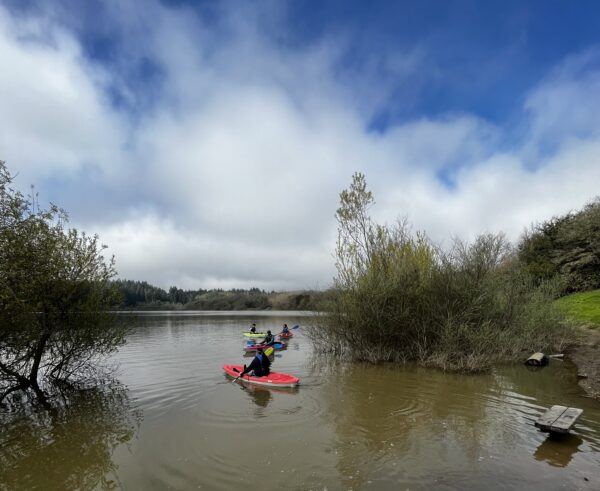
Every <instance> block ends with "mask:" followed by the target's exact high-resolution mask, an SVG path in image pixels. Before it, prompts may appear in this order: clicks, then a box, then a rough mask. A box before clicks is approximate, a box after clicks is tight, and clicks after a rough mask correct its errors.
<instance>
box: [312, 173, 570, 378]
mask: <svg viewBox="0 0 600 491" xmlns="http://www.w3.org/2000/svg"><path fill="white" fill-rule="evenodd" d="M372 203H373V197H372V195H371V194H370V192H368V191H367V190H366V184H365V181H364V176H362V175H361V174H356V175H355V176H354V181H353V184H352V186H351V188H350V190H349V191H344V192H343V193H342V194H341V204H342V206H341V207H340V209H339V210H338V212H337V218H338V222H339V229H338V231H339V233H338V245H337V251H336V258H337V268H338V275H337V278H336V282H335V288H334V291H333V294H332V295H331V297H330V300H329V302H328V304H327V305H326V308H325V311H326V313H324V314H323V315H321V316H320V317H319V318H318V322H317V323H316V325H315V327H314V328H312V329H311V330H310V336H311V338H312V340H313V342H314V344H315V345H316V347H317V349H318V350H320V351H325V352H333V353H336V354H338V355H344V356H347V357H349V358H351V359H355V360H364V361H369V362H378V361H418V362H419V363H421V364H423V365H431V366H437V367H440V368H443V369H452V370H465V371H474V370H480V369H485V368H487V367H489V366H490V364H492V363H495V362H499V361H506V360H510V359H514V358H516V357H521V356H523V352H524V351H534V350H547V351H553V350H556V349H560V348H561V347H562V345H563V343H565V341H566V340H567V339H568V336H569V328H568V327H567V326H566V325H565V324H564V323H563V322H562V317H561V314H560V313H559V312H557V311H556V310H555V309H554V308H553V306H552V300H553V299H554V298H555V296H556V294H557V291H558V285H557V284H556V283H555V282H552V281H545V282H541V283H540V282H537V281H535V279H534V278H532V276H531V275H530V274H529V273H528V272H527V271H526V270H524V269H523V268H522V267H521V265H520V263H519V261H518V260H517V258H516V255H515V253H514V252H513V250H512V249H511V247H510V244H509V243H508V241H507V240H506V239H505V238H504V236H503V235H501V234H499V235H493V234H484V235H481V236H479V237H478V238H477V239H476V240H475V241H474V242H473V243H471V244H466V243H464V242H461V241H455V243H454V245H453V247H452V248H451V249H450V250H449V251H444V250H442V249H441V248H439V247H436V246H435V245H434V244H433V243H432V242H431V241H430V240H429V239H428V238H427V237H426V236H425V235H423V234H419V233H416V234H413V233H411V232H410V229H409V227H408V226H407V225H406V223H398V224H396V225H394V226H393V227H382V226H380V225H377V224H374V223H373V222H372V221H371V219H370V217H369V215H368V208H369V207H370V205H371V204H372Z"/></svg>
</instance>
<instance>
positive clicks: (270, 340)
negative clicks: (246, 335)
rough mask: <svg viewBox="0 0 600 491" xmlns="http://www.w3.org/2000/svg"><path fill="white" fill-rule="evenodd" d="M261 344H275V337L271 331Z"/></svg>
mask: <svg viewBox="0 0 600 491" xmlns="http://www.w3.org/2000/svg"><path fill="white" fill-rule="evenodd" d="M261 344H267V345H271V344H275V336H273V335H272V334H271V331H267V335H266V336H265V339H263V340H262V343H261Z"/></svg>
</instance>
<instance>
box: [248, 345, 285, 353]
mask: <svg viewBox="0 0 600 491" xmlns="http://www.w3.org/2000/svg"><path fill="white" fill-rule="evenodd" d="M270 347H273V348H275V349H276V350H280V349H287V346H286V345H285V344H284V343H275V344H271V345H269V344H251V345H250V346H244V351H246V352H248V351H256V350H257V349H258V348H261V349H263V350H265V353H266V350H267V349H269V348H270Z"/></svg>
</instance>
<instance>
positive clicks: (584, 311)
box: [556, 290, 600, 328]
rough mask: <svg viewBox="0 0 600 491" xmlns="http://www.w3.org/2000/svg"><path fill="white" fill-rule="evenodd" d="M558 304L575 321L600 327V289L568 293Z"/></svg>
mask: <svg viewBox="0 0 600 491" xmlns="http://www.w3.org/2000/svg"><path fill="white" fill-rule="evenodd" d="M556 306H557V307H558V308H559V310H561V311H562V312H564V313H565V314H566V315H567V316H568V317H569V318H571V319H573V320H574V321H576V322H578V323H582V324H587V325H589V326H591V327H595V328H600V290H593V291H589V292H581V293H574V294H573V295H567V296H566V297H562V298H560V299H558V300H557V301H556Z"/></svg>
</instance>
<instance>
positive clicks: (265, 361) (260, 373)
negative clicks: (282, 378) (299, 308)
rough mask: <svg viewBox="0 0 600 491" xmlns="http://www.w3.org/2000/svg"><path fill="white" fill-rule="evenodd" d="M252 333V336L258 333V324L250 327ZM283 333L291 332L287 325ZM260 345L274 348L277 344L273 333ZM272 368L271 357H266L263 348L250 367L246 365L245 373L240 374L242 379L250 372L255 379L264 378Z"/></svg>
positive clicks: (258, 351)
mask: <svg viewBox="0 0 600 491" xmlns="http://www.w3.org/2000/svg"><path fill="white" fill-rule="evenodd" d="M250 332H251V333H252V334H255V333H256V324H252V327H250ZM281 332H282V333H286V334H287V333H289V332H290V331H289V328H288V325H287V324H284V325H283V328H282V330H281ZM260 344H261V345H268V346H272V345H273V344H275V336H273V334H272V333H271V331H267V335H266V336H265V338H264V339H263V340H262V342H261V343H260ZM270 368H271V361H270V360H269V357H268V356H267V355H265V353H264V351H263V349H262V348H257V349H256V356H255V357H254V359H253V360H252V362H251V363H250V365H248V366H246V365H244V371H243V372H242V373H241V374H240V377H243V376H244V375H246V374H247V373H250V372H253V375H254V376H255V377H264V376H266V375H269V372H270Z"/></svg>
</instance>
